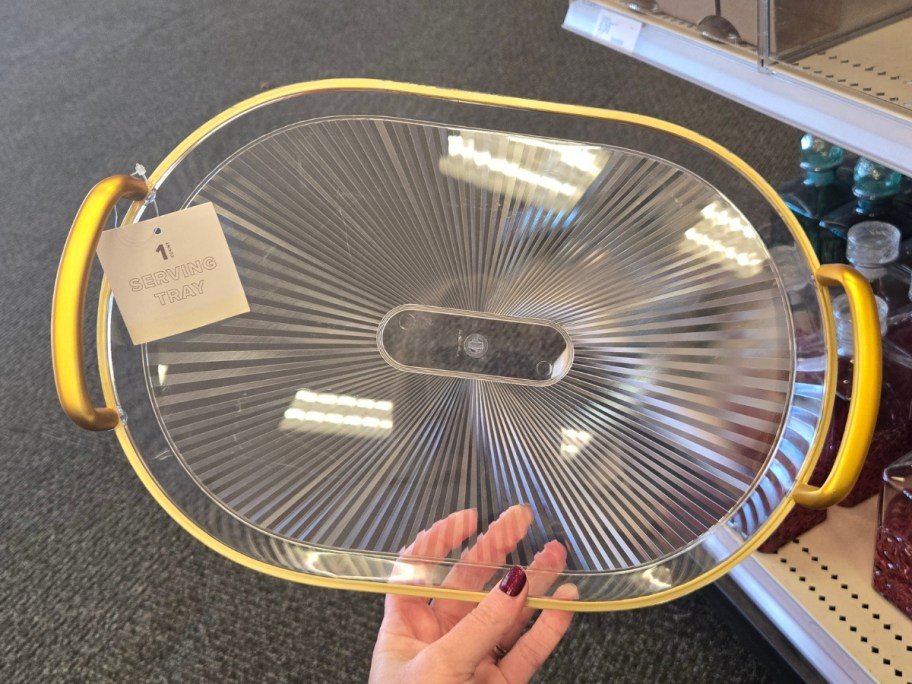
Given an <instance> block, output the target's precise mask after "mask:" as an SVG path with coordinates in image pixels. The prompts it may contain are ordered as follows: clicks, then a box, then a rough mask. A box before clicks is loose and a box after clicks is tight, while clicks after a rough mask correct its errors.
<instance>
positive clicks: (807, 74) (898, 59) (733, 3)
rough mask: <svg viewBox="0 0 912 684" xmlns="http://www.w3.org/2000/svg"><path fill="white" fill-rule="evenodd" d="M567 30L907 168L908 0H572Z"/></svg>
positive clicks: (910, 157) (911, 91)
mask: <svg viewBox="0 0 912 684" xmlns="http://www.w3.org/2000/svg"><path fill="white" fill-rule="evenodd" d="M564 28H566V29H567V30H569V31H571V32H574V33H577V34H579V35H582V36H584V37H586V38H589V39H592V40H595V41H596V42H600V43H602V44H604V45H607V46H609V47H612V48H614V49H618V50H621V51H623V52H626V53H627V54H630V55H632V56H633V57H636V58H637V59H640V60H642V61H644V62H647V63H649V64H652V65H653V66H657V67H659V68H660V69H663V70H665V71H668V72H670V73H673V74H675V75H677V76H680V77H681V78H684V79H686V80H689V81H692V82H694V83H697V84H698V85H701V86H704V87H706V88H708V89H709V90H712V91H714V92H717V93H719V94H721V95H724V96H726V97H729V98H731V99H733V100H736V101H738V102H740V103H742V104H745V105H747V106H749V107H751V108H753V109H756V110H758V111H761V112H763V113H765V114H768V115H770V116H772V117H774V118H777V119H779V120H781V121H784V122H785V123H788V124H790V125H793V126H795V127H796V128H799V129H801V130H805V131H810V132H812V133H815V134H817V135H819V136H821V137H823V138H825V139H827V140H829V141H831V142H834V143H838V144H840V145H842V146H844V147H846V148H847V149H851V150H855V151H857V152H859V153H862V154H864V155H865V156H867V157H869V158H871V159H873V160H875V161H879V162H880V163H882V164H885V165H887V166H889V167H891V168H894V169H896V170H898V171H900V172H902V173H903V174H905V175H907V176H909V175H912V53H910V51H909V50H908V48H907V46H906V45H907V44H906V43H905V42H904V41H906V40H907V36H909V35H912V0H882V1H879V2H876V3H875V2H866V1H865V0H836V1H835V2H834V1H831V0H826V1H823V0H810V1H809V0H758V2H756V3H752V2H739V1H737V0H657V1H656V2H648V3H647V2H633V1H628V0H601V1H600V2H595V1H594V0H571V2H570V3H569V9H568V12H567V15H566V19H565V21H564Z"/></svg>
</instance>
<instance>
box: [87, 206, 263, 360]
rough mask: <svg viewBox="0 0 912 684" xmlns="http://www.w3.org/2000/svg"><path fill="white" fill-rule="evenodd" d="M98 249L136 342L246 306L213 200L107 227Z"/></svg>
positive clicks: (240, 310) (201, 323)
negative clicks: (122, 224)
mask: <svg viewBox="0 0 912 684" xmlns="http://www.w3.org/2000/svg"><path fill="white" fill-rule="evenodd" d="M97 254H98V259H99V260H100V261H101V266H102V268H103V269H104V271H105V275H106V276H107V279H108V282H109V283H110V285H111V291H112V292H113V293H114V300H115V301H116V302H117V307H118V308H119V309H120V314H121V316H123V319H124V323H126V326H127V330H128V331H129V333H130V337H131V339H132V340H133V343H134V344H143V343H145V342H151V341H153V340H158V339H161V338H163V337H169V336H171V335H177V334H178V333H182V332H186V331H188V330H193V329H195V328H199V327H202V326H204V325H208V324H210V323H215V322H216V321H221V320H224V319H226V318H230V317H232V316H237V315H238V314H242V313H247V312H248V311H250V305H249V304H248V303H247V296H246V295H245V294H244V287H243V285H241V279H240V278H239V277H238V272H237V267H236V266H235V264H234V259H233V258H232V256H231V251H230V250H229V249H228V242H227V241H226V240H225V234H224V233H223V232H222V226H221V225H220V224H219V219H218V215H217V214H216V213H215V207H214V206H213V205H212V203H211V202H209V203H206V204H200V205H197V206H194V207H190V208H188V209H183V210H181V211H176V212H174V213H172V214H165V215H164V216H160V217H158V218H154V219H148V220H146V221H140V222H139V223H134V224H131V225H127V226H121V227H120V228H113V229H110V230H106V231H104V232H102V234H101V239H100V240H99V242H98V250H97Z"/></svg>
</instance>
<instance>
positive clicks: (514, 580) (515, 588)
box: [500, 565, 526, 596]
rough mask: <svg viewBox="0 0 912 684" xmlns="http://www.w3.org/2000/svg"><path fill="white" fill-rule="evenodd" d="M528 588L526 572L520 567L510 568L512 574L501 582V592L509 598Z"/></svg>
mask: <svg viewBox="0 0 912 684" xmlns="http://www.w3.org/2000/svg"><path fill="white" fill-rule="evenodd" d="M524 586H526V572H525V570H523V569H522V568H521V567H519V566H518V565H514V566H513V567H512V568H510V572H508V573H507V576H506V577H504V578H503V580H501V582H500V590H501V591H502V592H503V593H505V594H506V595H507V596H517V595H518V594H519V592H521V591H522V590H523V587H524Z"/></svg>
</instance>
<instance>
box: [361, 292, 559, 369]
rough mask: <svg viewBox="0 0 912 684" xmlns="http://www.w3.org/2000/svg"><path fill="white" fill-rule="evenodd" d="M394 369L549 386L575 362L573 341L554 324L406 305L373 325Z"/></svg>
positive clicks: (378, 344) (379, 346)
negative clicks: (377, 324)
mask: <svg viewBox="0 0 912 684" xmlns="http://www.w3.org/2000/svg"><path fill="white" fill-rule="evenodd" d="M377 347H378V349H379V350H380V354H382V355H383V358H384V359H386V361H387V363H389V364H390V365H391V366H392V367H393V368H396V369H398V370H401V371H405V372H408V373H428V374H431V375H447V376H453V377H461V378H473V379H476V380H492V381H495V382H511V383H518V384H523V385H538V386H545V385H552V384H554V383H555V382H557V381H558V380H560V379H561V378H563V377H564V376H565V375H566V374H567V372H568V371H569V370H570V366H571V364H572V363H573V343H572V342H571V340H570V336H569V335H568V334H567V332H566V331H565V330H564V329H563V328H562V327H561V326H559V325H557V324H556V323H553V322H551V321H544V320H539V319H535V318H515V317H512V316H497V315H493V314H486V313H478V312H475V311H462V310H459V309H442V308H439V307H434V306H418V305H414V304H406V305H404V306H397V307H396V308H395V309H393V310H392V311H390V312H389V313H388V314H386V316H384V317H383V320H382V321H381V322H380V326H379V328H378V329H377Z"/></svg>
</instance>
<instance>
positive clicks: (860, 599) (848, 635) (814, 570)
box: [729, 497, 912, 684]
mask: <svg viewBox="0 0 912 684" xmlns="http://www.w3.org/2000/svg"><path fill="white" fill-rule="evenodd" d="M876 519H877V498H876V497H875V498H873V499H869V500H868V501H866V502H864V503H863V504H860V505H859V506H856V507H855V508H841V507H839V506H837V507H835V508H831V509H830V510H829V511H828V517H827V521H826V522H825V523H823V524H822V525H819V526H818V527H815V528H814V529H812V530H810V531H809V532H807V533H805V534H803V535H802V536H801V537H800V539H798V540H797V541H794V542H792V543H791V544H787V545H786V546H784V547H783V548H781V549H780V550H779V551H778V552H777V553H775V554H761V553H755V554H753V555H752V556H751V557H750V558H748V559H747V560H745V561H744V562H742V563H741V564H740V565H738V566H737V567H736V568H735V569H734V570H732V571H731V573H730V574H729V576H730V577H731V579H732V580H734V581H735V583H736V584H737V585H738V586H739V587H740V588H741V589H742V590H743V591H744V593H745V594H747V596H748V597H749V598H750V599H751V600H752V601H753V602H754V603H755V604H756V605H757V607H758V608H760V610H761V611H763V613H764V614H765V615H766V616H767V618H769V620H770V621H771V622H772V623H773V624H774V625H775V626H776V627H777V628H778V629H779V630H780V631H781V632H782V633H783V634H784V635H785V636H786V637H787V638H788V639H789V640H790V641H791V642H792V643H793V644H794V645H795V646H796V647H797V648H798V650H799V651H801V653H802V654H803V655H804V657H805V658H806V659H807V660H809V661H810V662H811V663H812V664H813V665H814V666H815V667H816V668H817V670H818V671H819V672H820V673H821V674H822V675H823V676H825V677H827V678H828V679H830V680H831V681H848V682H880V683H883V682H896V684H905V683H912V620H909V618H907V617H906V616H905V615H903V614H902V613H901V612H900V611H899V610H898V609H897V608H896V607H895V606H893V605H892V604H890V603H889V602H888V601H886V600H884V599H883V598H881V596H880V595H878V594H877V592H876V591H874V589H873V587H872V586H871V576H872V572H873V567H874V541H875V539H874V537H875V534H876Z"/></svg>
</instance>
